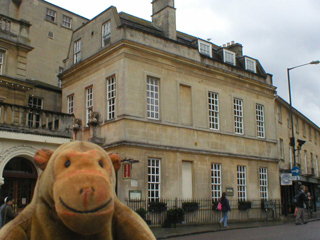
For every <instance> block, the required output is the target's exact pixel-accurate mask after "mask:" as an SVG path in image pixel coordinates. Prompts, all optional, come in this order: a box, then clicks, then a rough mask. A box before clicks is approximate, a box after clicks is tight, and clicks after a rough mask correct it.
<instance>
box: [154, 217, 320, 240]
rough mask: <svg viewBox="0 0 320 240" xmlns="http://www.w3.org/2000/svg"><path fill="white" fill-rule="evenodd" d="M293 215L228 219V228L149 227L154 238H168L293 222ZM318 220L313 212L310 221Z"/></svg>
mask: <svg viewBox="0 0 320 240" xmlns="http://www.w3.org/2000/svg"><path fill="white" fill-rule="evenodd" d="M294 219H295V216H294V215H289V216H288V217H281V218H280V219H277V220H268V221H266V220H264V221H257V220H251V221H228V228H224V227H220V226H219V223H218V222H217V223H210V224H197V225H191V224H177V227H176V228H162V227H151V230H152V232H153V234H154V235H155V237H156V239H168V238H171V237H178V236H186V235H192V234H198V233H207V232H216V231H225V230H232V229H244V228H257V227H267V226H277V225H282V224H286V223H290V222H292V224H294ZM318 220H320V212H316V213H314V214H313V218H311V219H309V222H311V221H318Z"/></svg>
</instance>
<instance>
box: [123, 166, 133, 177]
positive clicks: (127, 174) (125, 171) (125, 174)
mask: <svg viewBox="0 0 320 240" xmlns="http://www.w3.org/2000/svg"><path fill="white" fill-rule="evenodd" d="M123 177H124V178H131V164H124V165H123Z"/></svg>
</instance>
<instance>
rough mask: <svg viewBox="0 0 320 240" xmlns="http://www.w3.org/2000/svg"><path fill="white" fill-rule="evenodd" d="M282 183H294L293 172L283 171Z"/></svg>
mask: <svg viewBox="0 0 320 240" xmlns="http://www.w3.org/2000/svg"><path fill="white" fill-rule="evenodd" d="M281 185H282V186H285V185H292V175H291V173H281Z"/></svg>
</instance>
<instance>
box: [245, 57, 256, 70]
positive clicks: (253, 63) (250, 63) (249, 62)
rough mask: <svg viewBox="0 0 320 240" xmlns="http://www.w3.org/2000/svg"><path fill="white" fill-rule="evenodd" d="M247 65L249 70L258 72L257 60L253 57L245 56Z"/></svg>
mask: <svg viewBox="0 0 320 240" xmlns="http://www.w3.org/2000/svg"><path fill="white" fill-rule="evenodd" d="M245 65H246V66H245V67H246V70H248V71H251V72H254V73H256V72H257V69H256V61H255V60H253V59H251V58H247V57H246V58H245Z"/></svg>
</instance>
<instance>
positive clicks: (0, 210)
mask: <svg viewBox="0 0 320 240" xmlns="http://www.w3.org/2000/svg"><path fill="white" fill-rule="evenodd" d="M6 199H7V198H5V199H4V200H3V204H2V205H1V207H0V228H2V214H1V212H2V209H3V208H4V207H5V206H6Z"/></svg>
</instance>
